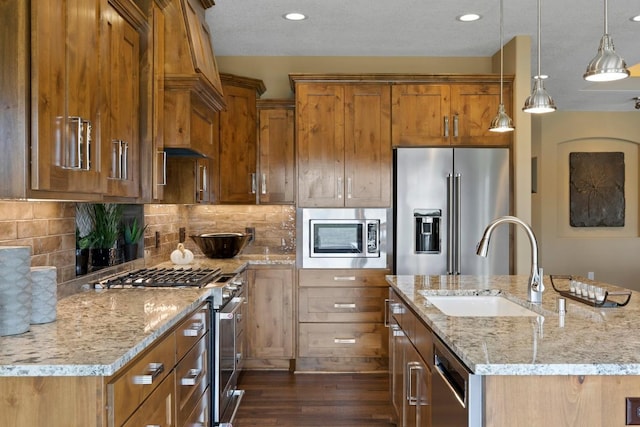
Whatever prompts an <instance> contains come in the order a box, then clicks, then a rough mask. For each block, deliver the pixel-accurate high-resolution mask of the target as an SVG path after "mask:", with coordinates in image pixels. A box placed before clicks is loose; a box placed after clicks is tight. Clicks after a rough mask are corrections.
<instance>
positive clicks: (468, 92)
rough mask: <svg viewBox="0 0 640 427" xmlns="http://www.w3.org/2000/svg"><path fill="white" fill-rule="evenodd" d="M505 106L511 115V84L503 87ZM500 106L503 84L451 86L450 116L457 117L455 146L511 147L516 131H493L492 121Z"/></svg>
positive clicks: (454, 136)
mask: <svg viewBox="0 0 640 427" xmlns="http://www.w3.org/2000/svg"><path fill="white" fill-rule="evenodd" d="M503 100H504V104H505V105H504V107H505V110H506V111H507V114H509V115H510V116H511V85H510V84H507V85H504V94H503ZM499 105H500V84H499V83H487V84H480V83H478V84H453V85H451V114H452V115H453V116H454V117H457V120H458V124H457V135H455V134H454V135H453V138H452V144H455V145H492V146H509V145H510V144H511V140H512V138H513V132H504V133H501V132H490V131H489V126H490V124H491V120H493V118H494V117H495V116H496V114H497V112H498V106H499Z"/></svg>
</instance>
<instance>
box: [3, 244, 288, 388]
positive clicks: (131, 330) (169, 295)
mask: <svg viewBox="0 0 640 427" xmlns="http://www.w3.org/2000/svg"><path fill="white" fill-rule="evenodd" d="M251 264H260V265H265V264H266V265H275V266H277V265H292V266H293V265H295V255H291V254H284V253H283V254H278V253H275V254H273V255H270V254H264V253H262V254H257V253H256V254H250V255H248V256H245V255H243V254H241V255H240V256H237V257H235V258H229V259H210V258H206V257H204V256H197V257H196V258H195V259H194V262H193V263H191V264H188V265H187V267H192V268H217V267H219V268H220V269H221V270H222V273H236V272H240V271H242V270H244V269H245V268H247V267H248V266H249V265H251ZM172 266H174V264H173V263H171V262H170V261H169V262H164V263H161V264H158V265H156V267H172ZM179 267H185V266H179ZM209 294H210V291H208V290H207V289H194V288H180V289H170V288H156V289H153V288H146V289H145V288H137V289H110V290H85V291H84V292H77V293H74V294H73V295H70V296H67V297H65V298H62V299H60V300H59V301H58V303H57V318H56V320H55V321H54V322H51V323H47V324H42V325H31V327H30V330H29V332H25V333H24V334H20V335H12V336H1V337H0V377H2V376H109V375H113V374H114V373H115V372H116V371H117V370H118V369H120V368H122V367H123V366H124V365H125V364H126V363H127V362H129V361H130V360H132V359H133V358H134V357H135V356H137V355H138V354H140V353H141V352H142V351H144V350H145V349H146V348H147V347H148V346H149V345H150V344H152V343H153V341H154V340H156V339H157V338H159V337H161V336H162V335H163V334H164V333H165V332H167V331H168V330H169V329H171V328H172V327H173V326H174V325H176V324H177V323H178V322H179V321H180V320H181V319H182V318H184V317H185V316H186V315H187V314H189V313H190V312H192V311H193V310H195V309H196V308H197V307H198V306H199V305H200V304H201V303H202V302H204V301H205V300H206V299H207V297H208V296H209Z"/></svg>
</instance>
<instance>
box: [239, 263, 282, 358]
mask: <svg viewBox="0 0 640 427" xmlns="http://www.w3.org/2000/svg"><path fill="white" fill-rule="evenodd" d="M248 311H249V313H248V319H247V346H248V348H247V353H248V357H249V358H264V359H279V358H282V359H293V357H294V355H293V269H291V268H284V269H283V268H264V269H256V270H249V309H248Z"/></svg>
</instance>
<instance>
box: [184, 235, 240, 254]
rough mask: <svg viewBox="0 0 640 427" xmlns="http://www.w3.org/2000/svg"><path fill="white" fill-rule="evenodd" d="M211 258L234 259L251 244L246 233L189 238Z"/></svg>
mask: <svg viewBox="0 0 640 427" xmlns="http://www.w3.org/2000/svg"><path fill="white" fill-rule="evenodd" d="M189 237H191V239H192V240H193V241H194V242H196V245H198V247H199V248H200V250H201V251H202V253H204V254H205V255H206V256H207V257H209V258H233V257H234V256H236V255H238V254H239V253H240V251H241V250H242V249H244V247H245V246H246V245H247V243H249V237H251V236H250V235H249V234H245V233H206V234H198V235H192V236H189Z"/></svg>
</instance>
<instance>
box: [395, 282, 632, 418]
mask: <svg viewBox="0 0 640 427" xmlns="http://www.w3.org/2000/svg"><path fill="white" fill-rule="evenodd" d="M527 279H528V278H527V277H526V276H491V277H478V276H457V277H456V276H387V281H388V283H389V284H390V285H391V288H392V290H393V292H395V294H396V295H397V296H398V297H399V298H400V299H401V300H402V302H404V303H405V304H406V305H407V306H408V307H409V308H410V309H411V311H412V312H413V313H414V314H415V315H416V317H417V318H418V320H419V321H420V322H421V323H422V324H423V325H425V326H426V327H427V328H428V329H430V330H431V331H433V334H435V336H437V338H439V339H440V340H441V341H442V342H443V343H444V344H445V345H446V346H447V347H448V348H449V349H450V350H451V351H452V352H453V353H454V354H455V355H456V356H457V358H458V359H460V361H462V363H463V364H464V365H466V367H467V368H468V370H469V371H470V372H471V374H472V375H475V376H476V377H480V378H481V391H482V399H483V401H482V411H481V412H482V415H481V417H482V419H481V420H475V421H476V422H477V424H470V425H478V426H480V425H482V426H496V427H498V426H506V425H509V426H624V425H627V424H626V415H627V400H626V399H627V398H637V397H640V331H639V330H638V328H637V324H638V322H640V297H639V296H638V295H637V294H636V293H635V292H634V293H632V296H631V300H630V302H629V303H628V305H626V306H624V307H617V308H606V309H604V308H596V307H592V306H587V305H585V304H582V303H580V302H576V301H573V300H570V299H566V314H565V315H564V316H560V315H559V314H558V311H557V306H556V304H557V298H558V297H559V296H560V295H559V294H558V293H557V292H555V291H554V290H553V289H552V286H551V283H550V279H549V276H545V277H544V282H545V286H546V291H545V292H544V296H543V303H542V304H541V305H538V306H536V305H532V304H528V303H527V302H526V299H527ZM578 279H579V280H582V281H585V282H589V283H594V284H595V285H597V286H602V287H604V288H606V289H609V290H620V289H619V288H616V287H614V286H610V285H607V284H605V283H597V282H592V281H588V280H586V279H584V278H578ZM430 295H504V296H507V298H508V299H510V300H512V301H515V302H517V303H519V304H520V305H522V306H525V307H527V308H529V309H531V310H533V311H535V312H536V313H537V314H538V316H535V315H534V316H530V317H523V316H516V317H460V316H447V315H445V314H443V313H442V312H441V311H440V310H439V309H438V308H436V307H435V306H433V304H431V303H429V302H428V301H427V299H426V298H427V296H430ZM631 404H632V405H633V403H631ZM631 409H632V412H633V408H631ZM432 410H433V409H432Z"/></svg>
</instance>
